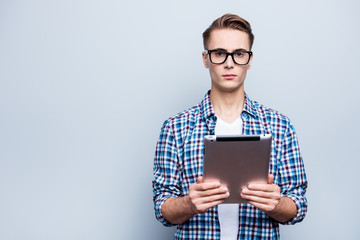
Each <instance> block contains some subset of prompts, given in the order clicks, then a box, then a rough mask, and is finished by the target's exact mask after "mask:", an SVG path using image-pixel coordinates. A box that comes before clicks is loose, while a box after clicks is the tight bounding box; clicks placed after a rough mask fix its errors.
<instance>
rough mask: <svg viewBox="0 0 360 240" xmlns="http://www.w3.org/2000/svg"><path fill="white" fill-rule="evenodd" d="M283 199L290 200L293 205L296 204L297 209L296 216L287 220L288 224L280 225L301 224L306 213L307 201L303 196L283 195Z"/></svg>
mask: <svg viewBox="0 0 360 240" xmlns="http://www.w3.org/2000/svg"><path fill="white" fill-rule="evenodd" d="M284 197H288V198H290V199H291V200H293V201H294V203H295V204H296V208H297V214H296V216H295V217H294V218H293V219H291V220H289V221H288V222H285V223H282V224H284V225H294V224H295V223H298V222H301V221H302V220H303V219H304V218H305V215H306V212H307V200H306V198H305V197H303V196H297V195H292V194H290V195H285V196H284Z"/></svg>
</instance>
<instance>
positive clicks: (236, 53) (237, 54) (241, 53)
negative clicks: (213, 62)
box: [235, 52, 244, 57]
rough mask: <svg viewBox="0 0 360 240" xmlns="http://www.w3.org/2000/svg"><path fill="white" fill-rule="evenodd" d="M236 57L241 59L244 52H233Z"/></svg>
mask: <svg viewBox="0 0 360 240" xmlns="http://www.w3.org/2000/svg"><path fill="white" fill-rule="evenodd" d="M235 56H236V57H242V56H244V52H235Z"/></svg>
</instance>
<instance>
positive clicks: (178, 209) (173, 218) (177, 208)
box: [161, 196, 196, 224]
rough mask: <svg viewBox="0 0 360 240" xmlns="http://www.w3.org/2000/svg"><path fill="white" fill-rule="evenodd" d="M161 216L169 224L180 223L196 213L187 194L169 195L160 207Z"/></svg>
mask: <svg viewBox="0 0 360 240" xmlns="http://www.w3.org/2000/svg"><path fill="white" fill-rule="evenodd" d="M161 213H162V215H163V217H164V218H165V219H166V220H167V221H169V222H170V223H171V224H181V223H184V222H186V221H187V220H189V219H190V218H191V217H193V216H194V215H196V213H195V211H194V210H193V209H192V208H191V205H190V204H189V196H184V197H181V198H176V197H171V198H169V199H167V200H165V202H164V203H163V205H162V207H161Z"/></svg>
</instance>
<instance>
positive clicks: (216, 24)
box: [202, 13, 254, 49]
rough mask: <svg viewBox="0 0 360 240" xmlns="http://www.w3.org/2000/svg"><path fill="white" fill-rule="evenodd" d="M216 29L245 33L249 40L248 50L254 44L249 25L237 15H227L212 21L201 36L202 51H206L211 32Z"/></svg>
mask: <svg viewBox="0 0 360 240" xmlns="http://www.w3.org/2000/svg"><path fill="white" fill-rule="evenodd" d="M216 29H235V30H239V31H242V32H245V33H247V35H248V36H249V40H250V49H251V48H252V45H253V43H254V34H253V33H252V30H251V26H250V23H249V22H248V21H246V20H245V19H243V18H241V17H239V16H238V15H235V14H229V13H228V14H225V15H223V16H222V17H219V18H218V19H216V20H215V21H213V23H212V24H211V25H210V26H209V27H208V28H207V29H206V30H205V32H204V33H203V34H202V36H203V41H204V49H207V47H208V41H209V38H210V34H211V32H212V31H213V30H216Z"/></svg>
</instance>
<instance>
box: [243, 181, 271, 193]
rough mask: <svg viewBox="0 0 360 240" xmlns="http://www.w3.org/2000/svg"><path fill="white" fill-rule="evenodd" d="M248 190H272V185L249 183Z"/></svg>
mask: <svg viewBox="0 0 360 240" xmlns="http://www.w3.org/2000/svg"><path fill="white" fill-rule="evenodd" d="M247 188H248V189H249V190H252V191H263V192H273V191H274V187H273V185H272V184H255V183H252V184H249V186H248V187H247Z"/></svg>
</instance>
